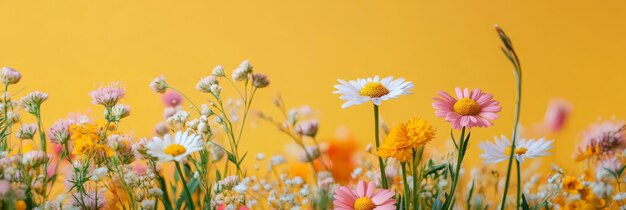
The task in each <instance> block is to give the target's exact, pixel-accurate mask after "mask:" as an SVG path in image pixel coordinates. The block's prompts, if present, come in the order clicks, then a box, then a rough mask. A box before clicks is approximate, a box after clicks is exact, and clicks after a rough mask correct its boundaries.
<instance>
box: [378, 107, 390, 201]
mask: <svg viewBox="0 0 626 210" xmlns="http://www.w3.org/2000/svg"><path fill="white" fill-rule="evenodd" d="M379 129H380V124H379V122H378V105H376V104H374V139H375V140H376V141H375V142H376V151H378V147H380V131H379ZM378 165H379V166H380V179H381V182H382V185H383V189H389V186H388V185H387V173H385V163H384V162H383V158H382V157H380V156H378Z"/></svg>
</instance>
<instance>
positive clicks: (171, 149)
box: [165, 144, 187, 156]
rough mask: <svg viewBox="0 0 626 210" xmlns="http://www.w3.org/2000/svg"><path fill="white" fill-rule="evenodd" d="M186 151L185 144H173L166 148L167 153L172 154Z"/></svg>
mask: <svg viewBox="0 0 626 210" xmlns="http://www.w3.org/2000/svg"><path fill="white" fill-rule="evenodd" d="M186 151H187V149H185V147H183V145H180V144H171V145H169V146H167V147H166V148H165V154H168V155H171V156H178V155H182V154H183V153H185V152H186Z"/></svg>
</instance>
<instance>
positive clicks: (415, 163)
mask: <svg viewBox="0 0 626 210" xmlns="http://www.w3.org/2000/svg"><path fill="white" fill-rule="evenodd" d="M423 152H424V147H422V148H420V150H419V152H416V150H415V149H413V209H418V197H417V194H418V192H419V190H418V189H417V184H418V183H419V181H420V178H418V175H417V167H419V165H420V162H422V153H423ZM418 154H419V155H418ZM418 156H419V158H418Z"/></svg>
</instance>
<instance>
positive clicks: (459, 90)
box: [454, 87, 463, 99]
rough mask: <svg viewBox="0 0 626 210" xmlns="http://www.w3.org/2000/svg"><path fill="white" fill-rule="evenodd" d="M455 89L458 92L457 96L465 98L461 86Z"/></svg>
mask: <svg viewBox="0 0 626 210" xmlns="http://www.w3.org/2000/svg"><path fill="white" fill-rule="evenodd" d="M454 91H455V92H456V98H458V99H462V98H463V92H462V91H461V88H460V87H456V88H454Z"/></svg>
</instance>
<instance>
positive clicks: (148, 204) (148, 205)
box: [141, 199, 156, 209]
mask: <svg viewBox="0 0 626 210" xmlns="http://www.w3.org/2000/svg"><path fill="white" fill-rule="evenodd" d="M155 206H156V200H153V199H146V200H143V201H141V208H143V209H154V207H155Z"/></svg>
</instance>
